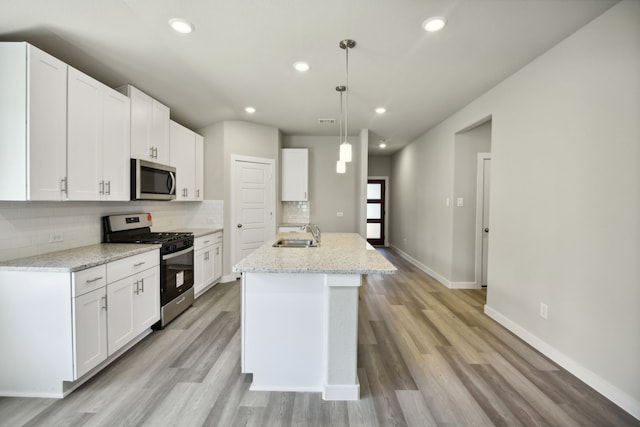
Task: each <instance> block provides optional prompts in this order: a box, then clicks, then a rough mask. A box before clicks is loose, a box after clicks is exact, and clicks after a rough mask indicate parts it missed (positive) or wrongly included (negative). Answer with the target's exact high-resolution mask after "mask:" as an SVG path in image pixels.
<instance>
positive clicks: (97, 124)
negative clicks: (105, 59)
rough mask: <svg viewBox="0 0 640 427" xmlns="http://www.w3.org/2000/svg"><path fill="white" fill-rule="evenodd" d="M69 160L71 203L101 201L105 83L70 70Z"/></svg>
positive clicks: (69, 193)
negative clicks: (103, 92) (103, 93)
mask: <svg viewBox="0 0 640 427" xmlns="http://www.w3.org/2000/svg"><path fill="white" fill-rule="evenodd" d="M68 90H69V97H68V117H67V123H68V125H67V132H68V137H67V154H68V156H67V159H68V165H67V167H68V173H69V176H68V179H69V188H68V189H69V191H68V195H69V199H70V200H99V199H100V195H101V192H102V186H103V185H104V183H103V180H102V131H103V130H102V124H103V117H102V114H103V105H102V83H100V82H98V81H97V80H95V79H93V78H91V77H89V76H87V75H85V74H83V73H81V72H80V71H78V70H76V69H74V68H71V67H69V86H68Z"/></svg>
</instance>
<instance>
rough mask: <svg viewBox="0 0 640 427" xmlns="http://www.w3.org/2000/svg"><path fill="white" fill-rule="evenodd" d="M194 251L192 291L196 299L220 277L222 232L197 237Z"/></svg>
mask: <svg viewBox="0 0 640 427" xmlns="http://www.w3.org/2000/svg"><path fill="white" fill-rule="evenodd" d="M194 251H195V252H194V273H193V281H194V285H193V286H194V289H193V290H194V293H195V296H196V298H198V297H199V296H200V295H202V294H203V293H204V291H206V290H207V289H208V288H209V287H210V286H211V285H212V284H215V283H216V282H217V281H218V280H219V279H220V278H221V277H222V232H221V231H218V232H215V233H213V234H208V235H206V236H201V237H197V238H196V239H195V242H194Z"/></svg>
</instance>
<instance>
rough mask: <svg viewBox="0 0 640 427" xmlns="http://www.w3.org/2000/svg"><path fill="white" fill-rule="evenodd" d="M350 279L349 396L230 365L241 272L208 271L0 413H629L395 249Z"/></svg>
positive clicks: (536, 416)
mask: <svg viewBox="0 0 640 427" xmlns="http://www.w3.org/2000/svg"><path fill="white" fill-rule="evenodd" d="M382 252H383V254H384V255H385V256H387V257H388V258H390V259H391V261H392V262H393V263H394V264H395V265H396V266H397V267H398V268H399V272H398V274H396V275H393V276H381V275H370V276H368V277H367V278H366V281H365V283H364V285H363V287H362V288H361V291H360V312H359V364H358V374H359V379H360V386H361V399H360V400H359V401H353V402H325V401H323V400H322V399H321V397H320V394H319V393H280V392H277V393H276V392H253V391H250V390H249V385H250V382H251V377H250V376H249V375H243V374H241V373H240V329H239V327H240V286H239V283H238V282H234V283H226V284H219V285H217V286H215V287H214V288H213V289H211V290H210V291H209V292H207V293H206V294H205V295H204V296H202V297H201V298H199V299H198V300H196V303H195V305H194V306H193V307H192V308H190V309H189V310H188V311H187V312H185V313H184V314H183V315H182V316H180V317H179V318H178V319H177V320H176V321H174V322H173V323H171V324H170V325H169V326H168V327H167V328H165V329H164V330H163V331H158V332H154V333H153V334H152V335H150V336H149V337H148V338H146V339H145V340H143V341H142V342H141V343H140V344H138V345H137V346H136V347H134V348H133V349H131V350H130V351H129V352H127V353H126V354H125V355H124V356H123V357H122V358H120V359H119V360H117V361H116V362H114V363H113V364H112V365H110V366H109V367H108V368H106V369H105V370H104V371H102V372H101V373H100V374H98V375H97V376H96V377H94V378H93V379H91V380H90V381H89V382H87V383H86V384H84V385H83V386H82V387H80V388H79V389H78V390H76V391H75V392H73V393H71V394H70V395H69V396H68V397H66V398H65V399H61V400H55V399H29V398H7V397H0V426H23V425H24V426H269V427H271V426H385V427H386V426H493V425H495V426H640V421H638V420H636V419H634V418H633V417H631V416H630V415H629V414H627V413H625V412H624V411H622V410H621V409H619V408H618V407H617V406H615V405H614V404H612V403H611V402H609V401H608V400H606V399H605V398H603V397H602V396H600V395H599V394H598V393H596V392H595V391H593V390H592V389H590V388H589V387H587V386H586V385H585V384H584V383H582V382H581V381H579V380H578V379H576V378H575V377H574V376H572V375H571V374H569V373H568V372H566V371H565V370H563V369H561V368H559V367H558V366H557V365H555V364H554V363H553V362H551V361H549V360H548V359H547V358H545V357H544V356H542V355H541V354H539V353H538V352H536V351H535V350H533V349H532V348H531V347H529V346H528V345H527V344H525V343H524V342H523V341H521V340H520V339H518V338H516V337H515V336H514V335H512V334H511V333H510V332H508V331H507V330H505V329H504V328H502V327H501V326H499V325H498V324H497V323H495V322H494V321H493V320H491V319H490V318H488V317H487V316H485V315H484V314H483V312H482V310H483V304H484V303H485V295H486V293H485V291H483V290H449V289H446V288H445V287H444V286H442V285H441V284H439V283H437V282H436V281H435V280H434V279H432V278H431V277H429V276H428V275H426V274H424V273H423V272H421V271H420V270H418V269H416V268H415V267H414V266H412V265H411V264H409V263H407V262H405V261H404V260H402V259H401V258H399V257H397V256H396V255H395V254H394V253H393V251H388V250H384V251H382Z"/></svg>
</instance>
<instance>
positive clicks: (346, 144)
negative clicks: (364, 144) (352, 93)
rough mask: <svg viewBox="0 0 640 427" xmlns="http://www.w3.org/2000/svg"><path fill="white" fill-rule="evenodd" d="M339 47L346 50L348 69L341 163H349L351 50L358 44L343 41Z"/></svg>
mask: <svg viewBox="0 0 640 427" xmlns="http://www.w3.org/2000/svg"><path fill="white" fill-rule="evenodd" d="M338 46H340V48H341V49H344V50H345V57H346V61H345V63H346V67H345V75H346V76H345V77H346V81H345V83H346V85H345V86H346V92H347V94H346V96H345V111H344V140H343V141H342V143H341V144H340V161H341V162H345V163H349V162H351V159H352V157H353V156H352V148H351V144H349V141H348V130H349V49H353V48H354V47H355V46H356V42H355V41H354V40H351V39H344V40H342V41H341V42H340V43H339V44H338Z"/></svg>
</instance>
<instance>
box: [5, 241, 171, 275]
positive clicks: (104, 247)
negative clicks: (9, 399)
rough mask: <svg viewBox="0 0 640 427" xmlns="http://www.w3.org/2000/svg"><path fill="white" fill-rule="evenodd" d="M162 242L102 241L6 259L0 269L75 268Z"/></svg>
mask: <svg viewBox="0 0 640 427" xmlns="http://www.w3.org/2000/svg"><path fill="white" fill-rule="evenodd" d="M160 246H161V245H156V244H141V243H98V244H95V245H90V246H81V247H79V248H75V249H67V250H64V251H58V252H51V253H48V254H42V255H34V256H30V257H26V258H17V259H13V260H9V261H3V262H0V271H3V270H4V271H42V272H74V271H80V270H84V269H86V268H91V267H95V266H96V265H101V264H106V263H108V262H111V261H116V260H119V259H122V258H127V257H130V256H133V255H138V254H141V253H144V252H148V251H151V250H154V249H158V248H160Z"/></svg>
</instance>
